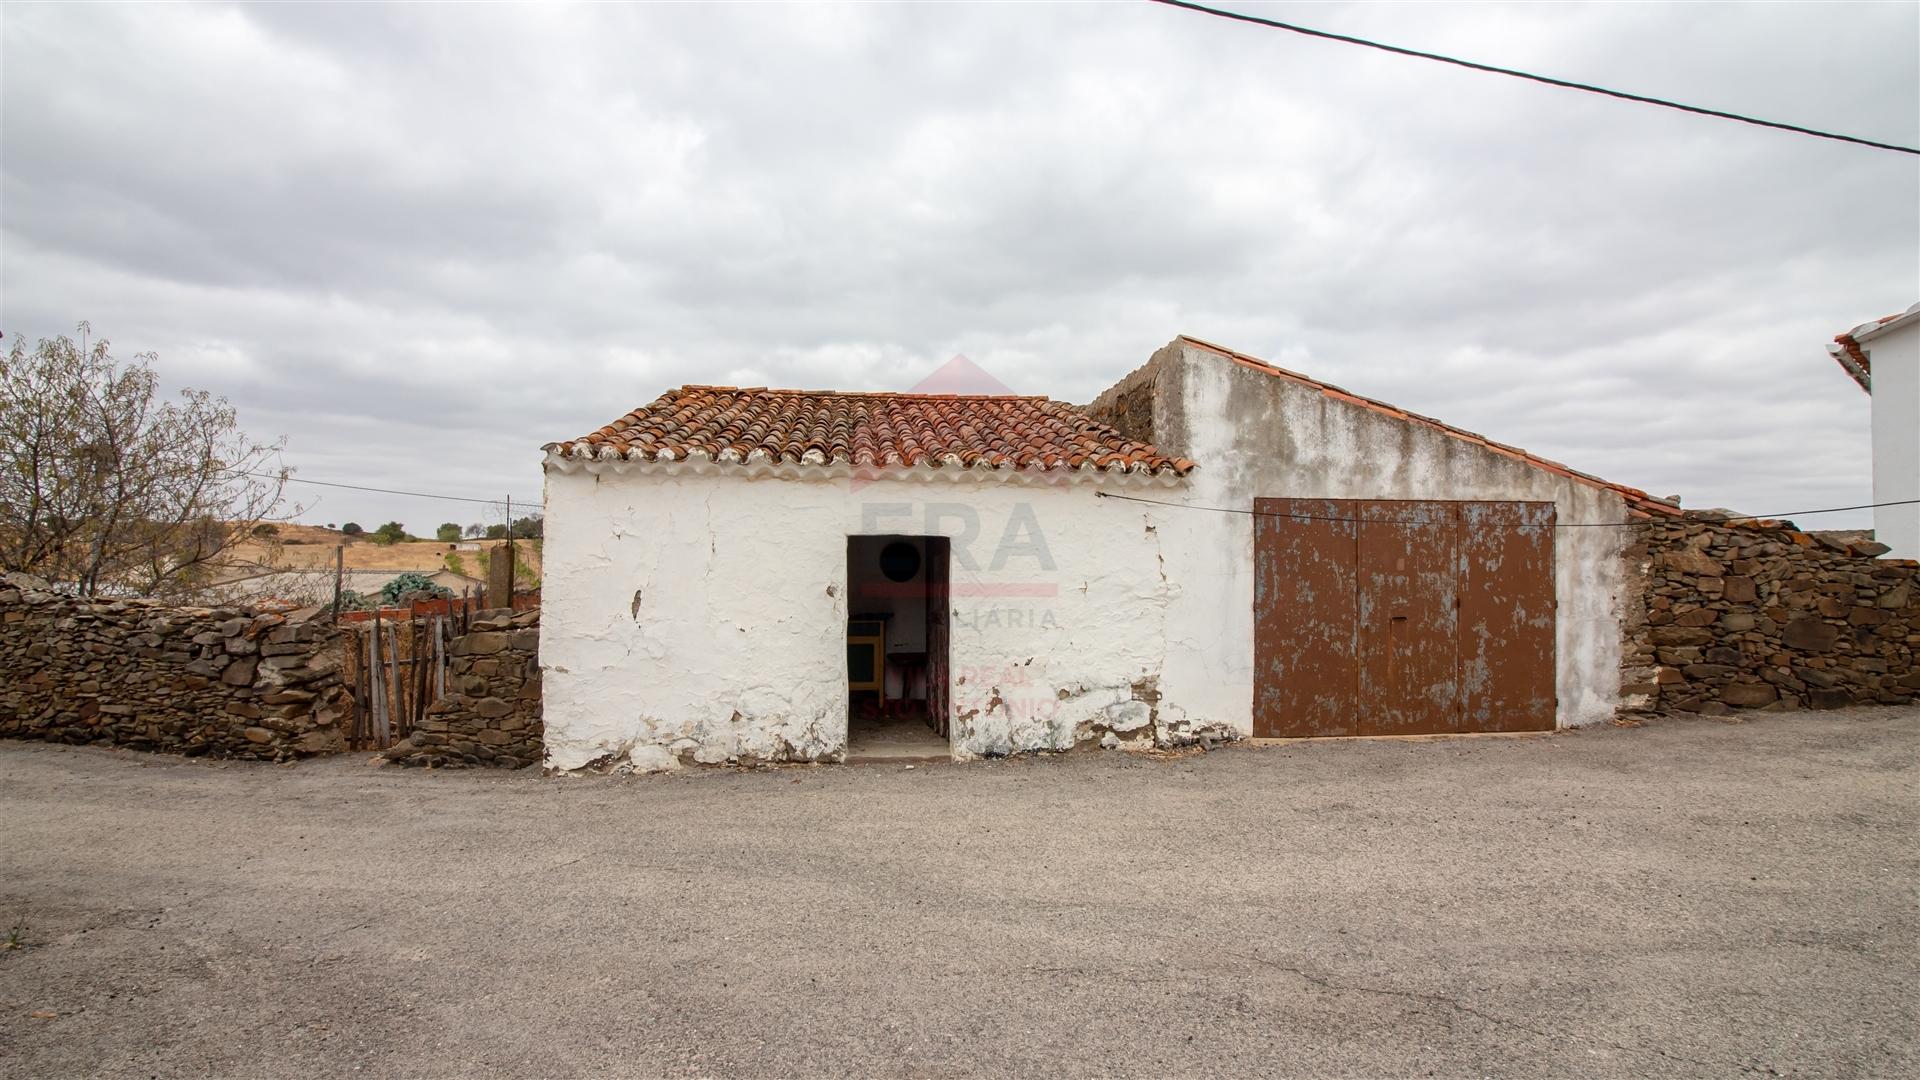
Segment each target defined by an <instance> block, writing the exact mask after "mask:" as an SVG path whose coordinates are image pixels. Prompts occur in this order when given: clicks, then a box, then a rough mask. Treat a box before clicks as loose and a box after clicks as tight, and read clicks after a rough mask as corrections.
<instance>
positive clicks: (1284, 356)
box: [0, 4, 1920, 524]
mask: <svg viewBox="0 0 1920 1080" xmlns="http://www.w3.org/2000/svg"><path fill="white" fill-rule="evenodd" d="M1248 6H1249V7H1252V8H1255V9H1257V8H1258V5H1248ZM1283 10H1285V11H1286V12H1287V16H1288V17H1290V18H1293V19H1296V20H1298V21H1302V22H1307V23H1309V24H1314V25H1323V26H1327V27H1329V28H1332V29H1338V30H1345V31H1349V32H1354V33H1359V34H1362V35H1371V36H1377V37H1380V38H1384V39H1386V40H1392V41H1398V42H1404V43H1406V44H1409V45H1412V46H1415V47H1431V48H1435V49H1439V50H1441V51H1453V52H1456V53H1459V54H1463V55H1469V56H1474V57H1477V58H1485V59H1489V60H1492V61H1495V62H1505V63H1512V64H1514V65H1516V66H1521V67H1532V68H1536V69H1540V70H1546V71H1550V72H1553V73H1555V74H1562V75H1566V76H1568V77H1571V78H1582V79H1589V80H1592V81H1595V82H1600V83H1604V84H1609V85H1617V86H1621V87H1623V88H1627V89H1633V90H1639V91H1644V92H1647V93H1653V94H1660V95H1666V96H1671V97H1675V98H1680V99H1683V100H1693V101H1699V102H1701V103H1703V104H1709V105H1717V106H1723V107H1729V108H1735V109H1743V110H1747V111H1751V112H1755V113H1759V114H1763V115H1772V116H1777V117H1779V118H1782V119H1785V120H1790V121H1795V122H1802V123H1808V124H1812V125H1815V126H1833V127H1839V128H1842V129H1845V130H1849V131H1855V132H1858V133H1860V134H1863V135H1869V136H1877V137H1882V138H1889V139H1894V140H1906V141H1914V140H1920V57H1916V49H1915V47H1914V45H1913V42H1914V40H1915V39H1916V34H1917V33H1920V17H1917V16H1916V14H1915V11H1914V9H1912V8H1911V7H1902V6H1895V5H1824V6H1811V5H1809V6H1786V5H1772V6H1725V5H1720V6H1716V7H1714V8H1713V9H1711V11H1708V10H1705V9H1699V8H1686V7H1681V8H1652V7H1609V6H1588V7H1574V8H1567V7H1554V8H1546V9H1543V8H1529V7H1486V6H1475V7H1470V8H1469V7H1412V6H1405V5H1394V6H1387V5H1379V6H1346V5H1313V6H1304V7H1303V6H1301V5H1287V6H1286V7H1285V8H1284V9H1283ZM0 60H3V61H4V67H3V68H0V79H4V87H3V89H4V91H5V95H4V99H0V110H4V115H0V124H3V130H4V132H5V139H6V142H5V153H4V154H0V184H3V185H4V188H3V189H0V190H3V191H4V196H5V202H4V205H3V206H0V239H3V240H4V245H5V247H4V252H0V285H3V286H4V287H5V293H4V298H3V302H4V306H3V307H0V320H4V321H3V323H0V329H5V330H6V331H7V332H9V333H16V332H24V333H26V334H27V335H28V336H35V335H42V334H50V333H55V332H59V331H62V330H65V329H67V328H68V327H69V326H70V325H71V323H72V322H73V321H74V320H76V319H79V318H88V319H91V320H92V321H93V322H94V323H95V325H96V326H98V327H99V328H100V329H101V330H102V331H103V332H106V333H108V334H109V335H111V336H113V337H114V338H115V339H116V341H117V343H118V344H119V345H120V346H121V347H122V349H123V351H126V352H132V351H135V350H139V349H147V348H151V349H154V350H157V351H158V352H159V353H160V354H161V356H162V365H163V373H165V374H167V375H168V377H169V378H170V379H172V380H173V381H175V382H179V383H190V384H193V385H201V386H207V387H209V388H211V389H215V390H217V391H219V392H222V393H225V394H227V395H228V396H230V397H232V398H233V399H234V400H235V401H236V402H237V403H239V404H240V405H241V407H242V410H243V416H244V417H246V419H247V420H248V422H249V424H250V425H251V426H253V427H254V428H255V429H256V430H268V431H285V432H286V433H287V434H288V435H289V436H290V440H291V446H292V458H293V459H294V460H295V461H297V462H301V463H303V464H305V466H306V471H307V472H308V473H309V474H310V475H312V476H315V477H320V478H325V479H346V480H361V481H365V482H368V483H371V484H375V485H378V486H390V487H406V488H422V487H426V488H433V487H437V486H446V487H449V488H456V487H457V488H458V490H459V491H461V492H462V493H466V492H469V491H472V492H476V493H483V494H484V493H491V492H494V491H504V490H514V491H516V492H517V493H523V494H532V493H533V492H534V491H536V490H537V488H538V485H539V473H538V468H537V464H536V462H535V457H536V455H535V451H534V448H535V447H537V446H538V445H539V443H541V442H543V441H546V440H548V439H551V438H555V437H564V436H568V435H574V434H578V433H580V432H582V431H585V430H588V429H590V428H592V427H595V426H597V425H599V424H600V423H603V422H605V421H606V420H607V419H610V418H611V417H612V416H613V415H616V414H617V413H619V412H621V411H624V410H625V409H627V408H630V407H631V406H632V405H634V404H637V403H639V402H642V401H646V400H649V399H651V398H652V397H653V396H654V395H656V394H657V393H658V392H659V391H660V390H661V389H662V388H664V387H665V386H668V385H673V384H678V383H681V382H714V381H737V382H748V381H752V382H767V383H772V384H776V385H805V386H813V387H834V386H838V387H843V388H848V389H874V388H905V387H908V386H911V385H912V384H913V383H915V382H916V381H918V379H919V378H921V377H922V376H923V375H925V374H926V373H927V372H929V371H931V370H932V369H933V368H935V367H937V366H938V365H939V364H940V363H942V362H943V361H945V360H946V359H947V358H948V357H950V356H952V355H954V354H956V353H965V354H966V355H968V356H970V357H972V358H973V359H974V360H976V361H978V362H979V363H980V364H981V365H982V366H983V367H985V368H987V369H988V370H989V371H992V372H994V373H995V374H997V375H998V376H999V377H1000V378H1002V379H1004V380H1005V381H1007V382H1008V383H1009V384H1011V385H1013V386H1014V387H1015V388H1016V389H1019V390H1022V391H1026V392H1043V393H1049V394H1052V395H1054V396H1056V397H1061V398H1065V399H1068V400H1078V401H1085V400H1087V399H1089V398H1091V397H1092V396H1093V395H1094V394H1095V393H1097V392H1098V390H1099V389H1101V388H1102V387H1103V386H1104V385H1105V384H1106V383H1108V382H1110V381H1111V380H1112V379H1114V378H1116V377H1118V375H1120V374H1121V373H1123V372H1124V371H1126V370H1129V369H1131V368H1132V367H1134V366H1135V365H1137V364H1138V363H1140V362H1141V361H1142V360H1144V359H1145V357H1146V356H1147V355H1148V354H1149V353H1150V352H1151V351H1152V350H1153V349H1154V348H1155V347H1157V346H1158V345H1160V344H1162V343H1164V342H1165V341H1166V340H1167V339H1168V338H1169V337H1171V336H1172V335H1173V334H1175V333H1177V332H1190V333H1195V334H1199V335H1201V336H1205V337H1210V338H1213V339H1215V340H1220V341H1223V342H1225V343H1227V344H1230V345H1233V346H1235V347H1238V348H1241V349H1243V350H1246V351H1249V352H1254V353H1258V354H1261V355H1265V356H1268V357H1271V358H1274V359H1276V360H1278V361H1280V362H1282V363H1288V364H1291V365H1292V366H1297V367H1301V368H1303V369H1305V370H1306V371H1307V372H1308V373H1309V374H1312V375H1315V376H1318V377H1321V378H1325V379H1328V380H1329V381H1333V382H1336V383H1340V384H1343V385H1346V386H1348V387H1349V388H1350V389H1353V390H1355V391H1358V392H1362V393H1367V394H1371V395H1374V396H1378V397H1382V398H1385V399H1387V400H1391V401H1394V402H1396V403H1399V404H1402V405H1404V406H1407V407H1409V408H1415V409H1418V410H1420V411H1423V412H1427V413H1430V414H1433V415H1437V416H1439V417H1441V418H1442V419H1445V420H1447V421H1449V422H1453V423H1457V424H1460V425H1462V426H1465V427H1469V428H1473V429H1475V430H1479V431H1482V432H1484V433H1486V434H1488V435H1490V436H1492V437H1495V438H1500V439H1503V440H1506V441H1509V442H1514V443H1517V444H1519V445H1522V446H1526V447H1528V448H1529V449H1532V450H1535V451H1537V452H1540V453H1543V454H1547V455H1550V456H1554V457H1558V458H1560V459H1562V460H1565V461H1566V462H1568V463H1569V464H1571V465H1574V466H1575V467H1578V468H1582V469H1586V470H1589V471H1593V472H1597V473H1600V474H1602V475H1606V476H1609V477H1610V478H1613V479H1618V480H1621V481H1624V482H1627V483H1633V484H1637V485H1641V486H1646V487H1649V488H1653V489H1655V490H1658V491H1661V492H1663V493H1664V492H1668V491H1683V492H1686V493H1687V494H1688V496H1689V499H1690V501H1696V502H1724V503H1734V504H1737V505H1745V506H1748V507H1749V508H1755V507H1754V504H1756V503H1772V502H1776V501H1777V500H1779V499H1781V498H1787V499H1789V501H1793V502H1811V503H1813V504H1818V503H1822V502H1831V501H1863V500H1862V499H1861V498H1860V496H1861V495H1862V494H1863V493H1864V489H1865V485H1866V477H1867V473H1866V467H1867V466H1866V454H1867V443H1866V438H1865V415H1866V414H1865V399H1864V396H1863V395H1861V394H1859V392H1858V390H1857V389H1855V388H1854V387H1853V386H1852V384H1851V383H1848V382H1847V381H1846V380H1844V379H1843V378H1841V377H1839V376H1838V373H1837V372H1835V371H1829V370H1827V368H1828V367H1830V366H1831V365H1830V364H1828V363H1827V362H1826V361H1825V360H1824V358H1823V357H1822V355H1821V345H1822V342H1823V341H1824V340H1825V339H1826V338H1828V337H1830V336H1831V334H1832V333H1834V332H1836V331H1837V330H1839V329H1842V328H1844V327H1846V326H1849V325H1852V324H1853V323H1855V322H1858V321H1860V320H1862V319H1865V318H1869V317H1872V316H1875V315H1878V314H1883V313H1885V312H1887V311H1892V310H1897V309H1898V308H1901V307H1904V306H1905V305H1906V304H1908V303H1911V302H1912V300H1913V298H1914V297H1915V296H1920V170H1916V169H1915V168H1914V166H1913V165H1912V164H1911V163H1910V162H1911V159H1905V158H1900V157H1897V156H1895V155H1889V154H1882V153H1876V152H1873V151H1867V150H1862V149H1859V148H1853V147H1844V146H1839V145H1835V144H1825V143H1817V142H1814V141H1813V140H1809V139H1805V138H1801V137H1797V136H1791V135H1785V134H1780V133H1772V132H1762V131H1757V130H1753V129H1749V128H1745V127H1742V126H1738V125H1732V124H1727V123H1724V122H1718V121H1712V120H1706V119H1702V118H1698V117H1686V116H1679V115H1676V114H1670V113H1666V112H1663V111H1659V110H1654V109H1650V108H1647V107H1644V106H1635V105H1629V104H1624V103H1620V102H1612V101H1603V100H1599V99H1594V98H1591V97H1587V96H1583V95H1578V94H1573V93H1569V92H1564V91H1557V90H1552V89H1548V88H1544V87H1537V86H1526V85H1522V84H1518V83H1514V82H1511V81H1508V80H1501V79H1494V78H1489V77H1486V76H1479V75H1473V74H1470V73H1466V72H1459V71H1452V70H1448V69H1443V68H1438V67H1434V66H1432V65H1425V64H1420V63H1417V62H1413V61H1407V60H1403V59H1398V58H1393V57H1386V56H1379V55H1376V54H1371V53H1367V52H1364V51H1360V50H1355V49H1351V48H1345V47H1341V46H1336V45H1330V44H1326V43H1320V42H1310V41H1305V40H1301V39H1297V38H1294V37H1292V36H1290V35H1284V34H1278V33H1271V32H1264V31H1259V30H1254V29H1250V28H1247V27H1239V26H1231V25H1228V24H1225V23H1222V22H1219V21H1218V20H1210V19H1204V18H1200V17H1198V16H1194V15H1190V14H1186V13H1181V12H1177V11H1171V10H1167V9H1161V8H1154V7H1149V6H1146V5H1139V6H1124V7H1116V6H1060V7H1041V8H985V7H949V6H927V7H918V6H906V5H901V6H892V7H875V6H860V7H853V6H847V7H805V8H795V7H782V8H771V7H765V6H756V7H725V8H698V9H695V8H683V7H611V6H609V7H565V8H562V7H488V8H467V9H443V8H434V7H428V6H403V7H390V8H369V7H363V6H358V5H354V6H348V5H321V4H294V5H248V6H233V7H210V6H202V7H159V6H155V7H148V8H136V7H123V6H114V7H108V6H100V7H82V6H67V7H53V6H38V5H13V6H10V8H9V10H8V17H7V20H6V22H5V24H4V25H0ZM76 72H79V73H83V76H84V77H78V78H76V77H74V75H75V73H76ZM326 498H327V500H328V502H327V504H326V506H327V509H326V510H324V511H323V513H325V514H327V515H330V516H333V517H338V516H344V511H345V509H354V512H355V513H356V514H358V516H362V517H376V516H389V515H405V516H406V517H407V518H408V519H409V521H410V523H411V524H419V522H415V521H412V520H411V519H413V518H419V519H421V520H423V521H424V519H425V517H427V516H431V515H432V514H434V513H436V512H437V511H433V510H430V509H428V508H426V507H420V508H419V510H418V511H417V512H416V511H415V510H414V509H410V508H409V504H407V502H406V501H405V500H383V499H381V498H377V497H367V499H366V500H365V502H364V503H362V502H352V501H347V500H348V499H349V497H348V496H346V495H344V494H343V493H327V495H326ZM355 498H357V497H355ZM343 503H344V507H343ZM363 506H364V507H365V509H364V510H361V509H358V508H360V507H363ZM1758 508H1761V509H1775V508H1780V507H1777V506H1761V507H1758ZM375 511H377V513H376V512H375ZM449 516H454V517H457V516H458V514H452V515H449ZM436 520H437V519H436Z"/></svg>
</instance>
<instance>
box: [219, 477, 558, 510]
mask: <svg viewBox="0 0 1920 1080" xmlns="http://www.w3.org/2000/svg"><path fill="white" fill-rule="evenodd" d="M241 475H243V476H257V477H260V478H261V479H263V480H285V481H287V482H288V483H290V484H314V485H317V486H319V487H330V488H344V489H346V490H348V491H372V492H376V493H378V494H381V495H406V496H408V497H410V498H415V499H441V500H443V501H446V502H464V503H480V504H481V505H483V506H498V505H501V504H504V503H506V502H507V501H508V498H507V497H504V496H503V497H499V498H493V499H471V498H467V497H465V496H462V495H435V494H432V493H431V492H425V491H400V490H397V489H395V488H382V487H367V486H365V485H363V484H342V483H338V482H335V481H332V480H309V479H307V478H306V477H304V476H284V477H283V476H281V475H279V474H278V473H262V472H247V473H242V474H241ZM512 501H513V502H514V503H516V504H518V503H520V502H523V501H524V502H525V503H526V504H527V505H528V506H536V505H539V504H540V501H541V500H539V499H526V500H522V499H520V498H519V497H517V496H515V497H513V498H512Z"/></svg>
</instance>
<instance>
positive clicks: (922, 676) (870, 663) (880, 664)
mask: <svg viewBox="0 0 1920 1080" xmlns="http://www.w3.org/2000/svg"><path fill="white" fill-rule="evenodd" d="M950 548H951V545H950V544H949V543H948V541H947V538H946V537H944V536H850V537H848V538H847V627H846V629H847V750H848V757H849V758H856V759H858V758H876V757H878V758H901V759H909V760H910V759H913V758H944V757H947V756H949V747H948V731H949V726H948V716H947V708H948V706H947V702H948V695H947V686H948V677H949V670H950V669H949V665H948V644H949V641H950V637H949V633H948V629H949V623H948V610H947V582H948V561H949V557H950Z"/></svg>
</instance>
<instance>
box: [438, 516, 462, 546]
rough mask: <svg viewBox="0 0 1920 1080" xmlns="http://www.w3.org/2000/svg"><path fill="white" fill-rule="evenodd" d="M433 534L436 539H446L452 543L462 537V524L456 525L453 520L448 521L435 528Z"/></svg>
mask: <svg viewBox="0 0 1920 1080" xmlns="http://www.w3.org/2000/svg"><path fill="white" fill-rule="evenodd" d="M433 536H434V539H436V540H445V541H446V542H448V543H452V542H453V541H455V540H458V539H460V526H458V525H455V524H454V523H453V522H451V521H449V522H446V523H445V524H443V525H441V526H440V527H439V528H437V529H435V530H433Z"/></svg>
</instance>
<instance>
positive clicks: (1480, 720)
mask: <svg viewBox="0 0 1920 1080" xmlns="http://www.w3.org/2000/svg"><path fill="white" fill-rule="evenodd" d="M1254 510H1255V519H1254V520H1255V526H1254V563H1255V579H1254V666H1255V671H1254V734H1255V735H1256V736H1263V737H1302V736H1324V735H1417V734H1436V733H1446V732H1466V731H1531V730H1548V729H1551V728H1552V727H1553V724H1554V712H1555V702H1554V695H1553V677H1554V610H1553V595H1554V592H1553V521H1554V517H1553V505H1552V504H1551V503H1489V502H1441V501H1395V500H1332V499H1319V500H1302V499H1259V500H1256V501H1255V503H1254Z"/></svg>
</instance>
